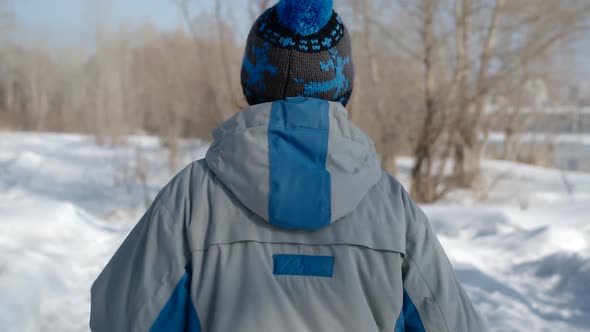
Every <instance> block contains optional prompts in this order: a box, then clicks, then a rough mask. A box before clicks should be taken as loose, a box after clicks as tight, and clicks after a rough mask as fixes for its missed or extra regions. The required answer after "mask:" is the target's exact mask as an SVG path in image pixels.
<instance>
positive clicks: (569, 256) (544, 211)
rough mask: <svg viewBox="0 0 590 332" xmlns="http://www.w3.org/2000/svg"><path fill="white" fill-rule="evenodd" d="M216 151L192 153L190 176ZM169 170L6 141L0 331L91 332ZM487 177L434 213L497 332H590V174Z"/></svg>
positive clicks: (155, 149) (128, 151)
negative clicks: (477, 188) (111, 264)
mask: <svg viewBox="0 0 590 332" xmlns="http://www.w3.org/2000/svg"><path fill="white" fill-rule="evenodd" d="M206 148H207V147H206V144H203V143H200V142H191V141H187V142H183V143H182V153H181V156H182V158H181V159H182V161H181V162H180V164H181V166H183V165H185V164H187V163H188V162H190V161H191V160H194V159H199V158H201V157H203V156H204V153H205V151H206ZM142 160H144V161H145V163H141V161H142ZM167 160H168V153H167V151H166V150H165V149H163V148H161V147H160V145H159V144H158V141H157V140H156V139H154V138H149V137H132V138H130V139H129V141H128V143H126V144H125V145H123V146H121V145H117V146H97V145H95V144H94V142H93V140H92V139H91V138H89V137H86V136H78V135H54V134H22V133H11V134H7V133H3V134H2V133H0V331H3V332H12V331H19V332H22V331H64V332H68V331H88V315H89V309H90V308H89V289H90V285H91V283H92V281H93V280H94V278H96V276H97V274H98V273H99V272H100V270H101V269H102V268H103V267H104V265H105V264H106V263H107V261H108V259H109V258H110V256H111V255H112V254H113V252H114V251H115V249H116V248H117V247H118V245H119V244H120V243H121V241H123V239H124V237H125V236H126V234H127V232H128V231H129V230H130V229H131V227H132V226H133V224H134V222H136V221H137V220H138V218H139V217H140V216H141V214H142V213H143V211H144V210H145V204H146V201H149V200H150V199H151V198H153V197H154V196H155V194H156V193H157V191H158V190H159V189H160V188H161V187H162V186H163V185H164V184H165V183H166V182H167V181H168V180H169V179H170V178H171V177H172V176H173V174H174V172H171V171H170V169H169V167H168V163H167ZM138 162H139V164H145V165H148V166H149V167H148V168H147V169H145V171H142V167H139V166H138V165H137V164H138ZM410 163H411V161H410V160H407V159H402V160H400V162H399V168H400V177H401V179H402V181H407V175H408V170H409V167H410ZM485 170H486V173H485V175H486V178H487V179H488V180H489V182H490V183H493V184H494V185H493V186H490V190H487V191H485V192H486V194H485V195H477V196H476V195H472V194H470V193H467V192H456V193H453V195H451V196H450V198H448V199H447V200H446V201H445V202H443V203H440V204H437V205H432V206H425V207H424V208H425V210H426V212H427V214H428V215H429V216H430V218H431V223H432V226H433V228H434V230H435V231H436V232H437V234H438V236H439V238H440V240H441V242H442V244H443V246H444V247H445V249H446V250H447V253H448V254H449V256H450V258H451V260H452V262H453V264H454V266H455V268H456V270H457V273H458V275H459V278H460V279H461V281H462V282H463V284H464V286H465V287H466V289H467V291H468V293H469V294H470V296H471V298H472V299H473V301H474V303H475V304H476V306H477V307H478V308H479V310H480V311H481V313H482V314H483V315H484V316H485V317H486V319H487V320H488V321H489V326H490V328H491V330H492V331H502V332H506V331H590V174H581V173H577V174H574V173H570V174H564V173H562V172H559V171H556V170H549V169H542V168H536V167H531V166H525V165H519V164H512V163H507V162H497V161H489V162H486V164H485ZM142 172H143V173H144V174H145V175H147V179H148V182H147V183H145V184H142V182H141V181H140V178H141V176H140V175H141V173H142Z"/></svg>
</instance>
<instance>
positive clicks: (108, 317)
mask: <svg viewBox="0 0 590 332" xmlns="http://www.w3.org/2000/svg"><path fill="white" fill-rule="evenodd" d="M183 182H184V180H183V177H182V176H181V175H179V176H177V177H176V178H175V179H174V180H172V182H171V183H170V184H168V185H167V186H166V187H165V188H164V189H163V190H162V191H161V192H160V194H159V195H158V197H157V198H156V199H155V200H154V202H153V203H152V205H151V206H150V207H149V209H148V210H147V212H146V213H145V215H144V216H143V217H142V218H141V220H140V221H139V223H138V224H137V225H136V226H135V228H134V229H133V230H132V231H131V233H130V234H129V235H128V236H127V238H126V239H125V241H124V242H123V244H122V245H121V246H120V247H119V249H118V250H117V252H116V253H115V255H114V256H113V257H112V258H111V260H110V262H109V263H108V264H107V266H106V267H105V269H104V270H103V271H102V273H101V274H100V275H99V277H98V278H97V279H96V281H95V282H94V284H93V285H92V290H91V315H90V316H91V317H90V328H91V330H92V331H94V332H107V331H108V332H119V331H121V332H122V331H170V332H175V331H179V332H180V331H199V324H198V317H197V314H196V311H195V309H194V306H193V304H192V302H191V297H190V291H189V290H190V281H191V270H190V267H189V262H190V248H189V243H188V240H187V238H188V237H187V229H188V222H187V220H186V219H188V218H185V217H183V216H184V215H185V213H184V212H185V208H184V207H183V206H185V205H186V204H187V203H186V202H185V201H186V197H183V196H186V195H187V194H185V193H183V192H184V191H185V189H184V188H183V187H185V185H183Z"/></svg>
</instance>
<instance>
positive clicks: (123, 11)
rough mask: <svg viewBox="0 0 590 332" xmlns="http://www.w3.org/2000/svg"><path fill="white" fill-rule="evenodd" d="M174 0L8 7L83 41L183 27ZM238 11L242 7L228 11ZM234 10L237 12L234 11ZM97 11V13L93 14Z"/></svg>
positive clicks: (582, 62)
mask: <svg viewBox="0 0 590 332" xmlns="http://www.w3.org/2000/svg"><path fill="white" fill-rule="evenodd" d="M245 1H247V0H223V5H224V6H225V8H227V7H229V6H236V7H238V6H240V5H243V4H244V3H245ZM173 2H174V0H12V7H13V8H12V9H13V11H14V14H15V19H16V21H17V22H18V24H19V26H20V27H24V28H25V29H26V30H28V31H30V32H31V34H30V35H31V36H34V38H38V37H39V34H40V33H41V34H42V35H43V34H44V35H43V36H42V37H43V38H46V40H47V41H48V42H50V43H55V44H61V43H63V44H64V45H68V44H78V45H80V44H82V45H83V44H84V43H85V41H87V40H88V39H89V37H90V38H91V37H92V36H93V32H94V28H95V26H96V24H95V23H96V18H97V17H103V18H106V19H107V22H108V23H110V25H111V26H117V25H119V24H121V23H123V22H127V23H129V22H131V23H141V22H144V21H150V22H153V23H155V24H157V25H158V26H160V27H161V28H164V29H174V28H177V27H184V25H183V21H182V19H181V18H180V15H179V12H178V10H177V8H176V7H175V5H174V4H173ZM213 2H214V0H192V3H193V4H195V7H194V8H193V12H198V11H212V10H213ZM232 12H233V13H234V14H233V15H240V13H243V12H244V11H241V10H236V11H232ZM236 13H237V14H236ZM97 14H98V15H97ZM232 20H234V22H233V23H234V24H236V23H237V24H236V26H237V27H238V28H239V29H241V30H244V37H245V34H246V31H247V29H248V26H249V24H250V22H248V21H249V20H250V18H248V17H247V14H246V15H242V16H241V17H232ZM578 47H580V48H581V49H583V50H586V49H588V50H589V52H585V51H584V52H580V53H582V54H581V55H580V56H578V57H577V58H576V59H575V61H576V62H579V65H578V66H579V68H580V69H581V72H582V73H583V74H582V76H585V77H586V78H587V77H590V59H588V57H587V56H585V55H583V54H588V53H590V36H589V37H588V38H586V40H585V41H583V42H582V43H580V45H578Z"/></svg>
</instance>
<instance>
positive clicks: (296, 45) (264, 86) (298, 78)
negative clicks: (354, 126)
mask: <svg viewBox="0 0 590 332" xmlns="http://www.w3.org/2000/svg"><path fill="white" fill-rule="evenodd" d="M332 7H333V0H281V1H279V3H278V4H276V5H275V6H274V7H272V8H270V9H268V10H267V11H266V12H264V13H263V14H262V15H261V16H260V17H259V18H258V20H256V22H255V23H254V25H253V26H252V29H251V30H250V34H249V35H248V41H247V43H246V50H245V52H244V61H243V63H242V74H241V79H242V89H243V91H244V95H245V96H246V100H247V101H248V103H249V104H250V105H254V104H260V103H264V102H270V101H276V100H281V99H285V98H287V97H298V96H304V97H315V98H319V99H324V100H329V101H338V102H341V103H342V104H343V105H346V103H347V102H348V100H349V98H350V96H351V94H352V86H353V79H354V68H353V64H352V58H351V46H350V36H349V34H348V31H347V29H346V28H345V26H344V23H342V20H341V19H340V17H339V16H338V14H336V12H334V11H333V9H332Z"/></svg>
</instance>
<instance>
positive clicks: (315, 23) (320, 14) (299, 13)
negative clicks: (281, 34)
mask: <svg viewBox="0 0 590 332" xmlns="http://www.w3.org/2000/svg"><path fill="white" fill-rule="evenodd" d="M333 7H334V1H333V0H281V1H279V3H278V4H277V12H278V16H279V21H280V22H281V24H283V25H284V26H285V27H287V28H289V29H290V30H292V31H294V32H296V33H298V34H300V35H302V36H309V35H312V34H314V33H316V32H318V31H320V30H321V29H322V28H323V27H324V26H326V24H327V23H328V21H330V18H331V17H332V8H333Z"/></svg>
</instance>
